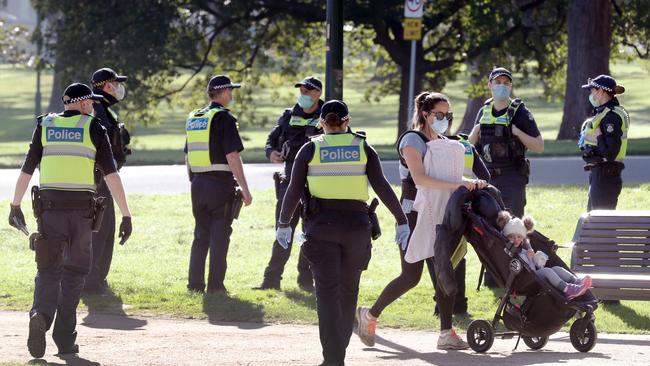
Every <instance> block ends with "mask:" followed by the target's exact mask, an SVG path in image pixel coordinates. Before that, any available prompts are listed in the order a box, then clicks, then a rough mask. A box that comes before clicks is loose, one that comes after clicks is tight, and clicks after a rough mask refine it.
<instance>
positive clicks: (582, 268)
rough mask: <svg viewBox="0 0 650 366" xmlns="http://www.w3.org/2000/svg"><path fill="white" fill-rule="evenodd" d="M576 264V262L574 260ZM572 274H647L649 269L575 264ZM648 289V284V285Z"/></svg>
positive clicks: (649, 285)
mask: <svg viewBox="0 0 650 366" xmlns="http://www.w3.org/2000/svg"><path fill="white" fill-rule="evenodd" d="M576 262H577V260H576ZM571 270H572V271H574V272H581V273H612V274H617V273H618V274H625V273H643V274H646V273H649V272H650V267H619V266H609V265H598V266H588V265H584V264H581V265H577V264H575V265H574V266H573V267H572V268H571ZM648 287H650V284H648Z"/></svg>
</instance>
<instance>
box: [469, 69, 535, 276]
mask: <svg viewBox="0 0 650 366" xmlns="http://www.w3.org/2000/svg"><path fill="white" fill-rule="evenodd" d="M488 88H489V89H490V91H491V93H492V98H490V99H488V100H487V101H486V102H485V105H484V106H483V108H481V110H480V111H479V112H478V114H477V116H476V122H475V125H474V128H473V129H472V132H471V133H470V136H469V142H470V143H471V144H473V145H475V146H476V149H477V150H478V152H479V153H480V154H481V157H482V158H483V161H484V162H485V165H486V166H487V168H488V170H489V171H490V175H491V179H490V183H491V184H492V185H493V186H495V187H497V188H498V189H499V191H501V195H502V196H503V201H504V203H505V205H506V207H507V208H508V209H509V210H510V211H511V212H512V213H513V214H514V215H515V216H518V217H523V215H524V207H525V206H526V185H527V184H528V176H529V174H530V162H529V161H528V159H526V150H531V151H533V152H537V153H541V152H543V151H544V140H543V138H542V135H541V133H540V132H539V129H538V128H537V123H536V122H535V118H533V114H532V113H531V112H530V111H529V110H528V108H526V106H525V105H524V103H523V102H522V101H521V99H519V98H515V99H512V98H510V94H511V93H512V73H511V72H510V71H508V70H507V69H505V68H503V67H497V68H495V69H494V70H492V72H491V73H490V76H489V81H488ZM485 284H486V285H487V286H488V287H495V286H496V284H495V283H494V280H493V279H492V277H491V276H490V275H489V273H487V274H486V277H485Z"/></svg>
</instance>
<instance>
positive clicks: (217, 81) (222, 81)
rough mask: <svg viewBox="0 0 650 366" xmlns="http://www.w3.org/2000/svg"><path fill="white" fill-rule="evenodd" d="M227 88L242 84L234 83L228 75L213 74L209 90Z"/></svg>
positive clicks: (238, 86) (237, 86) (239, 86)
mask: <svg viewBox="0 0 650 366" xmlns="http://www.w3.org/2000/svg"><path fill="white" fill-rule="evenodd" d="M226 88H231V89H234V88H241V84H236V83H233V82H232V81H230V78H229V77H227V76H226V75H217V76H213V77H212V79H210V82H209V83H208V91H210V90H217V89H226Z"/></svg>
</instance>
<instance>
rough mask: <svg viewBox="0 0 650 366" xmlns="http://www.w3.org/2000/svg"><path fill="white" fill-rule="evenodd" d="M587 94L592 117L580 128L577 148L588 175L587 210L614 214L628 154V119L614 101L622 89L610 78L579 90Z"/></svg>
mask: <svg viewBox="0 0 650 366" xmlns="http://www.w3.org/2000/svg"><path fill="white" fill-rule="evenodd" d="M582 87H583V88H584V89H587V90H589V102H590V103H591V105H592V106H593V107H594V116H593V117H591V118H589V119H587V120H586V121H585V122H584V123H583V125H582V133H581V136H580V142H579V146H580V149H581V150H582V152H583V154H582V158H583V160H584V161H585V162H586V163H587V164H586V165H585V170H587V171H589V202H588V203H587V210H588V211H591V210H597V209H600V210H615V209H616V204H617V203H618V195H619V194H620V193H621V189H622V187H623V181H622V179H621V172H622V171H623V169H624V168H625V164H624V163H623V161H624V160H625V154H626V152H627V132H628V130H629V129H630V115H629V114H628V113H627V111H626V110H625V108H623V107H622V106H621V105H620V104H619V102H618V99H617V98H616V95H618V94H623V93H624V92H625V88H624V87H623V86H621V85H618V84H617V83H616V80H614V78H612V77H611V76H609V75H599V76H597V77H596V78H594V79H589V80H588V82H587V84H585V85H583V86H582Z"/></svg>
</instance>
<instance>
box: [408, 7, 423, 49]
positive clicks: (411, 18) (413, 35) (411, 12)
mask: <svg viewBox="0 0 650 366" xmlns="http://www.w3.org/2000/svg"><path fill="white" fill-rule="evenodd" d="M423 9H424V0H405V1H404V40H406V41H419V40H420V39H422V14H423Z"/></svg>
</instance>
